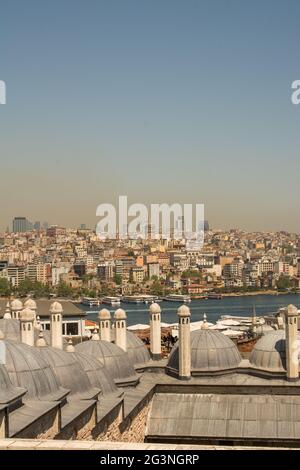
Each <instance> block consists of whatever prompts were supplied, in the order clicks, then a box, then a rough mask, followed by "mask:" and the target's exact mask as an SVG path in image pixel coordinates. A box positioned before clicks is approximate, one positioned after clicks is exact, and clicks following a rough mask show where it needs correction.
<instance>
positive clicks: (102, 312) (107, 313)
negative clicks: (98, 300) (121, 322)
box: [98, 308, 111, 320]
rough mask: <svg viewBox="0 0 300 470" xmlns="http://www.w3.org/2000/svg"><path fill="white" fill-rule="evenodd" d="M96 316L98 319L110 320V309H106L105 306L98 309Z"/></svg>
mask: <svg viewBox="0 0 300 470" xmlns="http://www.w3.org/2000/svg"><path fill="white" fill-rule="evenodd" d="M98 318H99V320H111V314H110V311H109V310H107V308H103V309H102V310H100V312H99V313H98Z"/></svg>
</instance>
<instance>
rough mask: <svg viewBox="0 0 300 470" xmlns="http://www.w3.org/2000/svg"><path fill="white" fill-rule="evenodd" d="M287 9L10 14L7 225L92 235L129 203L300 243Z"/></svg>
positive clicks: (154, 5) (147, 7)
mask: <svg viewBox="0 0 300 470" xmlns="http://www.w3.org/2000/svg"><path fill="white" fill-rule="evenodd" d="M289 5H290V7H289V8H287V7H286V5H285V4H283V3H281V2H271V1H269V0H266V1H265V2H263V4H261V2H258V1H254V2H251V4H243V5H242V4H241V3H240V2H238V1H236V0H232V1H229V2H226V5H225V4H224V3H223V2H221V1H217V0H215V1H213V2H208V1H201V2H200V1H199V2H198V1H192V0H190V1H188V2H181V1H168V0H166V1H164V2H159V1H153V2H137V1H133V0H131V1H129V0H128V1H127V2H121V1H112V2H109V3H108V2H103V1H100V2H98V1H97V2H96V1H91V2H89V8H86V6H85V5H84V4H83V3H82V2H79V1H72V2H71V1H69V0H65V1H64V2H57V1H53V2H51V4H49V5H41V4H40V2H37V1H35V0H31V1H29V2H26V5H25V4H24V3H23V2H19V1H16V0H15V1H12V2H10V3H9V4H5V5H3V6H2V7H1V17H2V20H3V24H2V27H1V31H0V44H1V54H0V71H1V76H0V78H1V80H4V81H5V83H6V86H7V102H6V104H5V105H4V106H1V107H0V137H1V139H0V155H1V157H0V158H1V170H2V173H1V176H2V181H1V189H0V197H1V200H2V207H1V215H2V217H1V220H0V230H5V228H6V226H7V225H9V226H10V225H11V221H12V219H13V217H14V216H16V215H19V214H21V215H22V214H25V216H27V217H28V218H29V219H30V220H41V221H43V220H49V222H50V223H57V224H60V225H65V226H73V227H74V226H77V224H80V223H83V222H84V223H86V224H87V226H92V227H93V226H94V225H95V224H96V223H97V218H96V215H95V214H96V208H97V206H98V205H99V204H101V203H112V204H114V203H116V200H117V198H118V196H119V195H120V194H127V195H128V197H129V199H130V200H131V202H132V203H135V202H140V203H144V204H151V203H163V202H165V203H168V204H171V203H173V202H175V203H177V202H178V203H181V204H183V203H196V202H199V203H203V204H204V205H205V211H206V218H207V219H209V221H210V223H211V225H212V226H213V227H223V228H225V229H226V228H227V229H228V228H230V227H235V226H238V227H241V228H243V229H245V230H256V231H259V230H264V231H265V230H266V231H279V230H287V231H290V232H296V233H299V232H300V222H299V220H298V218H297V217H296V214H297V213H298V210H299V204H298V198H297V192H296V191H297V187H298V178H297V177H298V174H299V170H300V164H299V158H298V155H299V150H298V149H299V146H300V135H299V130H298V129H299V110H300V107H299V106H295V105H293V104H292V102H291V85H292V83H293V81H294V80H297V79H299V78H300V77H299V66H298V64H297V61H296V60H295V57H297V54H298V49H297V44H298V39H299V27H298V16H299V13H300V5H299V3H298V2H296V1H291V2H290V4H289ZM16 6H17V8H16ZM58 6H59V8H58ZM12 188H13V190H12ZM3 201H5V203H3Z"/></svg>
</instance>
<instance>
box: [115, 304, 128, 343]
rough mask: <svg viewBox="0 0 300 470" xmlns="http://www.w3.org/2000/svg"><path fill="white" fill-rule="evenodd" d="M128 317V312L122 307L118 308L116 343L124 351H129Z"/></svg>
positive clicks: (116, 315)
mask: <svg viewBox="0 0 300 470" xmlns="http://www.w3.org/2000/svg"><path fill="white" fill-rule="evenodd" d="M126 318H127V316H126V313H125V312H124V310H122V309H121V308H118V310H116V311H115V332H116V340H115V343H116V345H117V346H119V348H122V349H123V350H124V351H127V330H126Z"/></svg>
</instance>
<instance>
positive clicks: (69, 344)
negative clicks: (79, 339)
mask: <svg viewBox="0 0 300 470" xmlns="http://www.w3.org/2000/svg"><path fill="white" fill-rule="evenodd" d="M66 352H70V353H73V352H75V348H74V346H73V340H72V336H71V335H70V336H69V340H68V344H67V347H66Z"/></svg>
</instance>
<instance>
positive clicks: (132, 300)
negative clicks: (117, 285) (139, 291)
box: [121, 295, 144, 304]
mask: <svg viewBox="0 0 300 470" xmlns="http://www.w3.org/2000/svg"><path fill="white" fill-rule="evenodd" d="M121 302H124V303H125V304H142V303H143V302H144V300H143V296H142V295H123V297H121Z"/></svg>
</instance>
